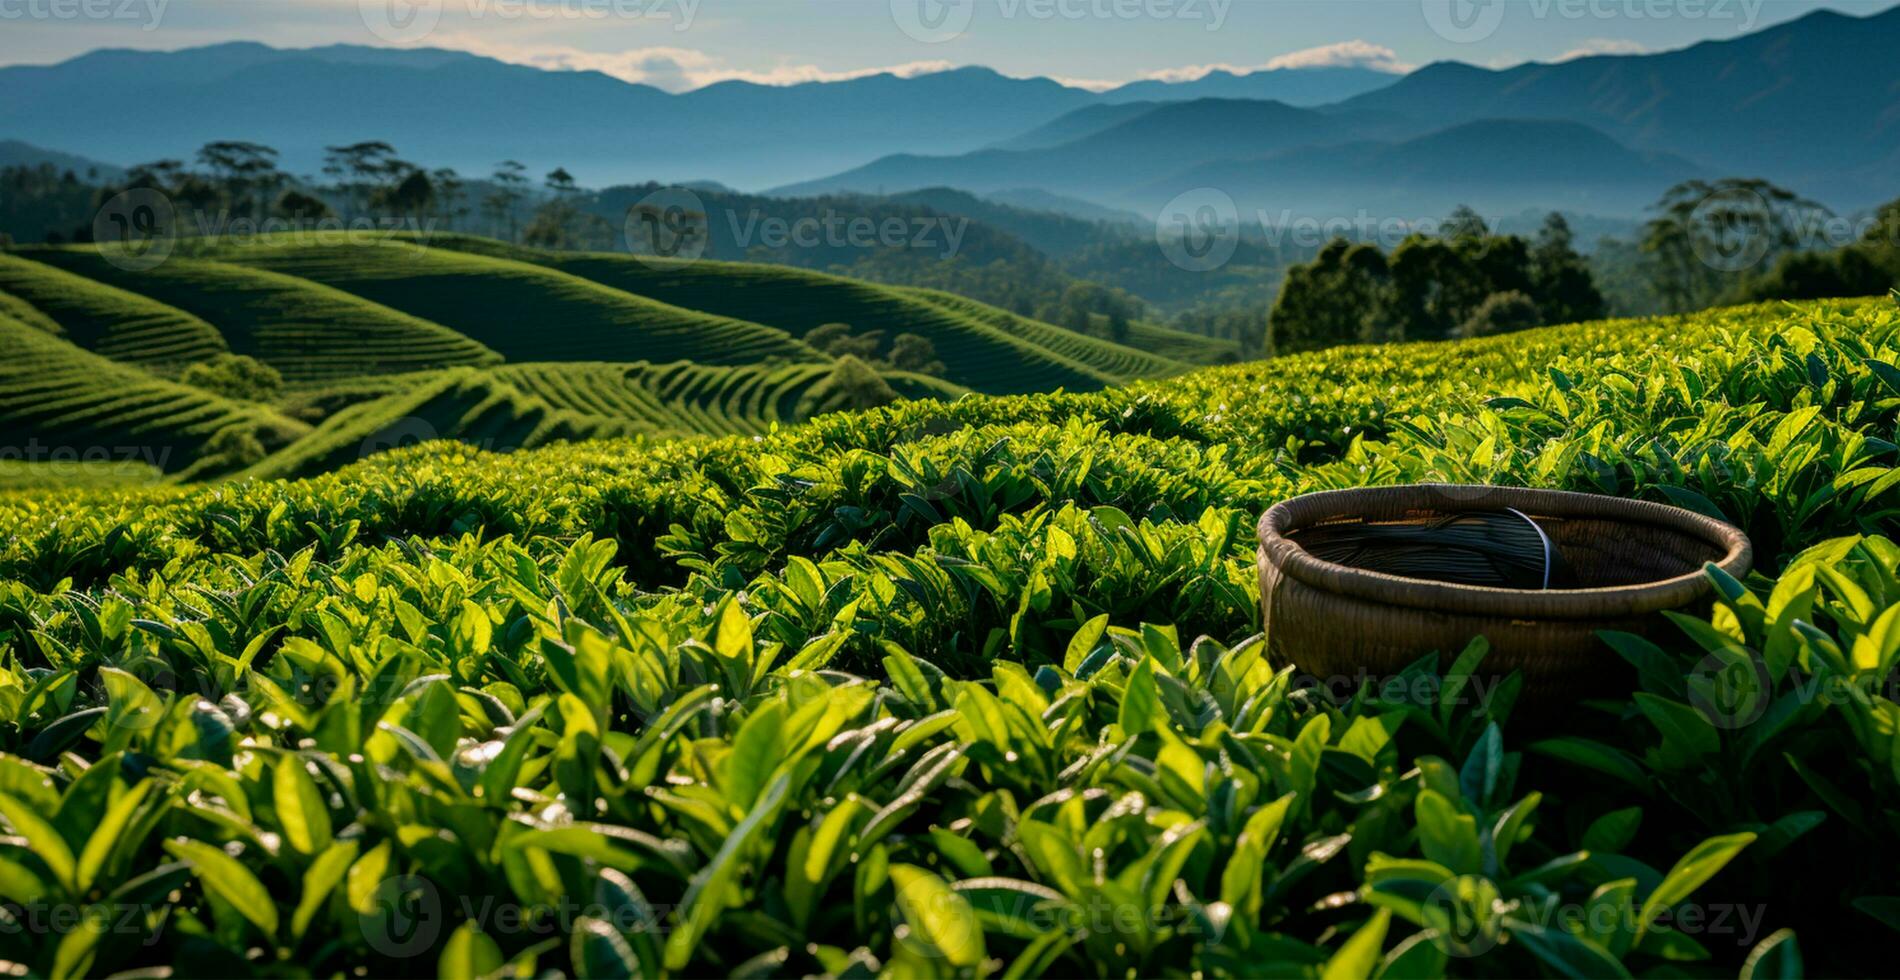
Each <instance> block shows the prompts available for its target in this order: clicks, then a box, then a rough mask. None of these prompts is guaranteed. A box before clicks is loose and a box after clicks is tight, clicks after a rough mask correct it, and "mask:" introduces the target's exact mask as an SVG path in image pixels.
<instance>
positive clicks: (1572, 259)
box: [1531, 211, 1609, 323]
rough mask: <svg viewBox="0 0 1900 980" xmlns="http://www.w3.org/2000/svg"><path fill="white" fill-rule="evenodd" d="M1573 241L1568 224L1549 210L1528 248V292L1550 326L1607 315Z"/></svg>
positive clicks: (1598, 292)
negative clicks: (1529, 287) (1529, 260)
mask: <svg viewBox="0 0 1900 980" xmlns="http://www.w3.org/2000/svg"><path fill="white" fill-rule="evenodd" d="M1575 240H1576V236H1575V235H1574V234H1573V233H1572V232H1571V230H1570V222H1569V221H1566V220H1565V219H1564V216H1563V215H1561V214H1558V213H1557V212H1555V211H1552V212H1551V213H1550V214H1549V215H1547V216H1545V218H1544V226H1543V227H1542V228H1541V229H1539V230H1538V232H1537V241H1536V243H1535V244H1534V245H1532V246H1531V285H1532V287H1533V288H1532V290H1531V292H1532V293H1533V294H1534V295H1535V296H1536V297H1537V308H1538V309H1539V310H1541V311H1543V315H1544V316H1545V317H1546V318H1548V319H1549V321H1550V322H1552V323H1580V322H1582V321H1585V320H1600V319H1602V318H1603V317H1604V316H1605V315H1607V313H1608V312H1609V304H1608V303H1606V302H1605V301H1604V299H1603V293H1602V291H1601V290H1599V289H1597V284H1596V278H1595V277H1594V276H1592V275H1591V274H1590V264H1589V263H1587V262H1585V261H1584V260H1583V256H1581V255H1579V254H1577V250H1576V248H1575V246H1574V242H1575Z"/></svg>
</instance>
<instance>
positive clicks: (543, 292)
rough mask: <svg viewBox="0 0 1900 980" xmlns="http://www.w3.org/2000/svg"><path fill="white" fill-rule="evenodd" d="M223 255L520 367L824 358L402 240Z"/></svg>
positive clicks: (701, 316) (733, 327)
mask: <svg viewBox="0 0 1900 980" xmlns="http://www.w3.org/2000/svg"><path fill="white" fill-rule="evenodd" d="M213 254H215V255H217V256H218V257H220V258H222V259H224V260H226V261H229V262H234V263H237V264H240V265H248V266H252V267H255V268H260V269H268V270H270V271H273V272H280V273H285V274H288V275H293V276H297V277H299V278H303V279H309V280H312V281H315V282H319V283H323V284H325V285H328V286H333V287H335V288H337V289H341V290H343V291H344V292H347V293H352V294H354V295H357V296H360V297H362V298H364V299H367V300H369V301H371V302H374V303H379V304H382V305H384V306H387V307H390V308H392V309H396V310H401V311H402V312H404V313H408V314H411V315H413V316H417V317H420V318H422V319H424V320H428V321H430V322H432V323H437V324H440V325H442V326H444V327H447V328H449V329H451V330H454V331H455V332H457V333H460V334H462V335H463V336H465V337H468V338H470V339H472V340H475V341H477V342H479V343H481V344H483V345H484V346H486V347H487V348H489V349H491V350H493V351H495V352H497V353H499V354H501V355H502V356H503V357H505V358H507V359H508V360H510V361H588V360H599V361H609V360H617V361H626V360H638V359H641V358H658V359H664V360H675V359H679V360H695V361H701V362H704V363H708V364H750V363H754V362H759V361H765V360H770V359H774V358H777V359H780V360H788V361H820V360H823V359H824V358H823V357H822V356H821V355H819V354H818V353H817V352H816V351H813V350H812V349H811V348H809V347H806V346H805V345H803V344H801V343H799V342H797V341H796V340H793V339H792V338H791V337H790V336H788V335H787V334H785V332H784V331H781V330H776V329H773V328H771V327H765V326H760V325H759V324H757V323H748V322H743V321H740V320H736V319H731V318H727V317H721V316H716V315H707V314H705V313H702V312H695V311H694V310H692V309H686V308H680V307H677V306H669V305H666V304H664V303H657V302H654V301H652V300H650V299H646V298H643V297H640V296H637V295H630V294H627V293H623V292H618V291H616V290H611V289H604V288H602V287H601V286H600V285H598V284H596V283H592V282H588V281H586V280H584V279H580V278H577V277H574V276H568V275H563V274H561V273H560V272H557V271H554V270H551V269H544V268H541V267H539V266H534V265H529V264H526V263H521V262H510V261H507V260H505V259H496V258H489V257H487V256H480V255H475V254H473V253H468V252H460V251H453V250H448V249H436V248H429V247H426V246H422V245H418V244H414V243H412V242H409V241H404V240H400V239H392V240H389V241H384V242H381V243H358V244H348V245H342V244H339V245H323V244H295V243H292V244H285V243H280V242H274V241H270V240H265V241H264V242H262V243H260V244H256V245H252V246H249V247H238V246H230V247H224V248H220V249H216V250H214V252H213Z"/></svg>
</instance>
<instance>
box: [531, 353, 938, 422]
mask: <svg viewBox="0 0 1900 980" xmlns="http://www.w3.org/2000/svg"><path fill="white" fill-rule="evenodd" d="M837 370H838V369H837V368H836V367H834V366H832V365H827V364H794V365H785V366H781V367H771V366H762V365H750V366H746V367H715V366H711V365H705V364H693V363H690V362H685V361H678V362H674V363H672V364H659V365H656V364H649V363H646V362H639V363H635V364H625V365H622V364H517V365H509V366H506V367H503V368H500V369H498V370H497V371H496V372H495V374H496V376H497V377H500V378H502V379H503V380H506V381H507V382H509V383H510V384H513V385H514V386H516V387H517V388H520V389H521V390H522V391H525V392H528V393H531V394H533V395H536V396H538V397H539V398H541V399H542V400H544V401H546V402H547V403H549V404H550V405H554V406H556V407H558V408H561V409H565V410H567V411H571V412H576V413H580V414H585V415H592V416H597V417H600V418H606V419H625V420H629V421H631V422H633V423H634V424H635V425H637V426H639V427H640V430H641V431H645V432H648V433H650V434H655V435H682V434H689V433H696V432H701V433H711V434H716V435H731V434H746V435H752V434H760V433H764V432H767V431H770V430H771V429H772V428H773V427H774V426H776V425H781V424H787V423H793V422H802V421H804V420H806V419H808V418H810V417H811V416H813V415H816V414H820V413H822V412H826V411H837V410H839V409H842V408H850V407H857V406H852V405H848V404H844V403H842V402H827V401H824V400H823V399H822V398H821V399H818V400H812V399H810V398H809V396H811V395H812V394H813V389H814V388H816V387H817V386H819V385H821V384H822V383H823V382H824V381H826V380H827V379H829V378H830V377H831V376H832V375H833V374H834V373H835V372H836V371H837ZM882 379H883V381H884V382H885V384H886V385H888V386H889V387H890V389H891V391H892V392H893V393H894V394H895V395H897V396H898V397H902V398H955V397H957V396H958V395H960V394H962V389H959V388H956V387H955V386H953V385H949V384H946V383H945V382H942V381H939V380H937V379H936V378H931V377H927V376H924V375H916V374H904V373H902V372H887V373H885V374H883V375H882Z"/></svg>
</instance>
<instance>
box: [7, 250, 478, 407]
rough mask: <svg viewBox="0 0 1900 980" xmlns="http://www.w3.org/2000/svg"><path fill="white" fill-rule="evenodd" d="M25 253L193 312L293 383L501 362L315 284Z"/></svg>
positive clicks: (178, 265) (232, 269)
mask: <svg viewBox="0 0 1900 980" xmlns="http://www.w3.org/2000/svg"><path fill="white" fill-rule="evenodd" d="M24 254H26V255H28V256H29V257H31V258H33V259H37V260H39V261H41V262H45V263H47V264H48V265H53V266H57V267H59V268H61V269H64V270H66V271H68V272H72V273H76V274H78V275H82V276H85V277H87V278H89V279H92V280H94V281H96V282H101V283H105V284H107V285H110V286H116V287H118V288H120V289H125V290H131V291H136V292H137V293H139V294H140V295H143V296H145V297H146V298H148V299H152V300H156V301H158V302H161V303H164V304H167V305H168V306H171V307H173V308H175V309H178V310H182V311H185V312H187V313H189V314H192V315H195V316H197V317H199V318H201V319H203V320H204V321H206V322H208V323H211V324H213V325H215V327H216V328H217V329H218V331H219V332H220V333H221V334H222V335H223V337H224V342H225V344H226V345H228V346H229V347H230V349H231V350H232V352H234V353H238V354H249V355H251V356H253V357H256V358H258V359H259V360H262V361H264V362H265V363H268V364H270V365H271V366H272V367H275V368H276V369H277V370H278V371H280V372H282V373H283V375H284V377H285V379H287V380H291V381H313V380H323V379H330V378H347V377H355V376H358V375H363V374H381V373H397V372H403V371H415V370H426V369H429V368H437V367H453V366H457V365H482V364H494V363H498V362H500V361H501V356H500V355H499V354H496V353H495V352H494V351H491V350H489V349H488V348H486V347H484V346H482V345H481V344H480V343H477V342H476V341H474V340H471V339H469V338H468V337H466V336H463V335H462V334H459V333H456V332H454V331H452V330H449V329H447V328H445V327H443V326H441V325H439V324H435V323H430V322H429V321H427V320H423V319H419V318H417V317H413V316H410V315H409V314H407V313H403V312H401V311H399V310H392V309H390V308H388V307H386V306H381V305H378V304H376V303H372V302H369V301H367V300H364V299H360V298H358V297H356V296H353V295H351V294H349V293H346V292H343V291H342V290H339V289H335V288H332V287H330V286H325V285H322V284H320V283H317V282H314V281H311V280H308V279H298V278H295V277H292V276H287V275H282V274H279V273H275V272H268V271H265V270H262V269H253V268H247V267H244V266H239V265H231V264H228V263H224V262H214V261H207V260H204V259H188V258H172V259H169V260H167V261H166V262H165V263H164V264H162V265H160V266H158V267H157V268H154V269H150V270H146V271H142V272H128V271H126V270H123V269H120V268H117V267H115V266H113V265H112V264H111V263H110V262H107V261H105V259H103V258H102V257H101V256H100V255H99V253H98V252H97V251H96V250H94V249H91V248H87V247H84V246H78V247H69V248H42V249H32V250H29V251H27V252H25V253H24Z"/></svg>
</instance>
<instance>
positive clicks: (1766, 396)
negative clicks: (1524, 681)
mask: <svg viewBox="0 0 1900 980" xmlns="http://www.w3.org/2000/svg"><path fill="white" fill-rule="evenodd" d="M1896 358H1900V312H1896V310H1895V308H1894V306H1893V304H1891V303H1889V302H1885V301H1882V302H1877V303H1876V302H1865V303H1828V304H1814V305H1805V306H1801V307H1798V308H1787V307H1775V308H1769V307H1758V308H1745V309H1737V310H1728V311H1719V312H1715V313H1710V314H1704V315H1700V316H1697V317H1692V318H1687V319H1681V320H1672V321H1666V322H1644V323H1632V322H1620V323H1601V324H1589V325H1582V326H1576V327H1567V328H1559V329H1554V330H1539V331H1532V332H1528V333H1524V334H1518V335H1513V336H1509V337H1502V338H1493V339H1486V340H1479V341H1471V342H1462V343H1456V344H1448V345H1443V346H1401V347H1369V348H1356V349H1349V350H1339V351H1332V352H1327V353H1324V354H1316V355H1301V356H1298V357H1290V358H1285V359H1280V360H1276V361H1271V362H1264V363H1259V364H1250V365H1243V366H1237V367H1233V368H1226V369H1218V370H1211V371H1203V372H1200V373H1196V374H1192V375H1188V376H1185V377H1182V378H1176V379H1171V380H1169V381H1166V382H1156V383H1148V384H1137V385H1134V386H1132V387H1129V388H1124V389H1113V390H1106V391H1100V392H1090V393H1085V394H1057V395H1044V396H1017V397H1007V398H965V399H962V400H959V401H956V402H949V403H931V402H916V403H904V404H899V405H896V406H892V407H890V408H885V409H879V410H875V411H869V412H861V413H850V414H841V415H831V416H824V417H821V418H819V419H816V420H814V421H813V422H812V423H810V424H808V425H804V426H800V427H797V428H789V429H782V430H777V431H772V432H769V433H766V434H763V435H757V436H751V437H730V438H725V439H697V440H684V441H674V442H633V441H602V442H591V443H580V444H572V445H565V446H557V447H551V448H545V449H540V450H535V451H531V452H525V453H520V454H515V455H509V456H501V455H494V454H488V453H484V452H481V451H478V450H474V449H471V448H468V447H464V446H458V445H454V444H447V443H435V444H430V445H426V446H422V447H417V448H412V449H406V450H399V451H395V452H390V453H386V454H382V455H378V456H375V457H372V458H370V459H367V460H365V461H362V462H360V463H356V464H354V465H352V466H349V467H347V468H345V469H342V470H339V471H336V472H334V473H330V474H325V475H321V476H317V477H313V478H310V479H306V480H300V481H294V482H286V481H251V482H243V483H226V484H213V485H203V486H193V487H142V486H134V487H119V488H114V487H101V488H97V489H92V490H86V491H80V492H75V491H64V492H58V493H54V492H47V491H19V492H15V493H12V494H9V495H7V496H5V497H4V498H0V527H4V528H5V529H6V537H5V540H4V543H3V544H0V642H3V643H4V647H5V659H4V660H3V661H0V822H4V826H5V828H6V830H7V831H8V833H7V835H6V836H3V837H0V895H3V896H4V899H0V909H4V915H5V917H6V918H5V919H4V925H5V926H6V928H0V959H6V960H10V961H11V963H12V968H13V972H16V973H19V972H24V973H33V974H44V975H50V976H71V975H80V974H98V975H105V974H111V973H115V972H121V971H127V970H137V969H143V968H147V967H157V966H171V967H174V968H175V969H177V970H180V971H183V972H186V973H189V974H194V975H197V974H204V975H253V974H267V975H315V974H326V975H327V974H337V973H356V974H363V975H374V976H380V975H409V974H414V975H430V974H438V973H439V974H441V975H445V976H485V975H494V974H497V973H507V974H510V975H520V976H525V975H530V974H535V973H539V972H543V971H560V972H564V973H571V974H574V975H577V976H630V975H635V974H686V975H704V974H746V975H751V974H814V973H825V974H838V975H844V974H854V975H869V974H875V973H891V974H894V975H926V974H927V975H938V974H1000V975H1004V976H1028V975H1043V974H1054V975H1108V974H1115V975H1142V976H1147V975H1179V974H1188V973H1197V972H1198V973H1202V974H1210V975H1238V974H1245V975H1263V974H1275V975H1302V976H1305V975H1314V976H1327V977H1333V976H1338V977H1352V976H1372V975H1379V976H1391V977H1404V976H1435V975H1443V974H1446V973H1451V974H1459V975H1477V976H1523V975H1534V974H1540V973H1541V974H1549V975H1561V976H1615V975H1632V974H1636V973H1642V974H1645V975H1659V976H1662V975H1714V974H1735V973H1737V972H1739V973H1741V974H1742V975H1746V976H1789V975H1798V974H1799V973H1800V972H1801V971H1802V970H1803V969H1804V966H1805V968H1807V969H1810V970H1812V971H1814V972H1818V973H1823V974H1836V973H1849V972H1873V971H1875V970H1877V969H1878V968H1879V967H1880V966H1881V965H1882V964H1883V963H1884V962H1885V960H1884V959H1883V956H1884V953H1883V950H1884V949H1885V948H1886V947H1888V946H1890V944H1891V940H1892V938H1893V935H1892V933H1891V932H1888V931H1887V930H1891V929H1900V889H1896V886H1895V885H1894V884H1893V882H1892V874H1891V871H1892V869H1893V868H1894V867H1896V866H1900V846H1896V845H1895V844H1894V843H1893V841H1894V840H1895V839H1896V832H1900V751H1897V746H1900V734H1896V733H1900V705H1896V702H1895V700H1894V697H1893V691H1892V690H1891V687H1890V685H1891V681H1892V678H1893V674H1894V668H1895V662H1896V659H1897V658H1900V547H1897V546H1896V545H1895V543H1894V542H1893V540H1892V539H1893V538H1894V537H1895V531H1896V520H1895V517H1896V513H1897V511H1896V507H1897V506H1900V504H1896V497H1895V494H1894V493H1893V490H1894V488H1895V486H1896V485H1900V468H1896V466H1895V439H1896V435H1897V433H1896V419H1897V417H1900V369H1896V367H1895V365H1896V363H1900V361H1897V360H1896ZM1421 480H1446V481H1459V482H1492V483H1508V484H1526V485H1534V486H1549V487H1566V488H1571V489H1582V490H1590V491H1595V492H1601V493H1614V494H1619V495H1623V496H1636V497H1645V498H1648V499H1654V500H1662V501H1670V502H1674V503H1677V504H1679V505H1682V506H1688V507H1691V508H1694V509H1697V510H1702V511H1706V512H1709V513H1714V514H1720V515H1722V516H1724V517H1726V518H1728V519H1730V520H1734V521H1736V522H1738V523H1740V524H1742V525H1743V526H1744V527H1745V528H1746V529H1747V530H1748V531H1749V532H1750V533H1751V534H1752V535H1754V537H1755V540H1756V542H1757V544H1758V550H1759V552H1760V560H1759V563H1758V565H1759V573H1758V574H1756V575H1752V576H1750V578H1749V580H1748V581H1746V582H1737V581H1733V580H1731V579H1728V578H1726V577H1723V576H1719V574H1718V576H1717V577H1718V578H1719V579H1720V581H1718V582H1717V583H1716V585H1717V586H1718V594H1719V596H1720V599H1719V601H1718V602H1717V604H1716V605H1715V607H1714V609H1713V611H1712V612H1711V613H1709V614H1708V615H1706V616H1693V617H1692V616H1683V617H1678V624H1679V626H1680V627H1681V630H1680V637H1679V638H1678V639H1677V641H1676V642H1674V643H1668V644H1663V645H1660V646H1659V645H1654V644H1650V643H1647V642H1645V641H1642V640H1639V639H1637V638H1635V637H1632V636H1625V635H1618V634H1611V635H1607V636H1606V637H1605V645H1604V657H1605V664H1606V670H1610V669H1616V670H1621V671H1622V673H1621V674H1619V675H1618V676H1621V677H1624V678H1625V679H1626V680H1627V690H1628V692H1629V693H1628V695H1627V696H1626V697H1619V698H1612V699H1607V700H1602V701H1592V702H1588V703H1584V704H1580V705H1577V706H1576V707H1575V709H1574V710H1572V711H1569V712H1565V713H1562V714H1556V713H1553V712H1540V716H1529V715H1526V714H1525V713H1524V712H1520V711H1517V710H1516V691H1517V684H1516V682H1515V681H1512V680H1508V679H1499V678H1495V677H1493V676H1492V675H1489V674H1487V673H1485V671H1484V670H1483V665H1484V658H1485V653H1486V645H1485V643H1484V641H1483V640H1482V639H1481V638H1474V640H1473V642H1472V643H1471V645H1470V646H1469V647H1467V648H1465V649H1463V650H1462V651H1458V650H1454V651H1445V654H1446V655H1445V656H1443V657H1440V656H1436V655H1428V656H1424V657H1421V659H1420V660H1419V661H1418V662H1417V663H1416V664H1414V665H1413V666H1412V667H1411V668H1409V669H1408V670H1406V671H1404V672H1402V673H1400V674H1399V675H1397V676H1393V677H1381V678H1363V679H1353V680H1354V681H1355V682H1354V683H1349V684H1347V685H1344V686H1343V687H1340V686H1336V685H1328V684H1322V683H1317V681H1318V680H1319V679H1315V678H1307V677H1302V676H1301V675H1299V674H1298V673H1297V672H1296V671H1295V670H1294V669H1292V668H1290V667H1287V666H1285V665H1279V664H1274V663H1270V662H1269V661H1268V659H1267V657H1266V656H1265V653H1264V644H1263V642H1262V640H1261V639H1260V638H1259V637H1258V636H1255V635H1254V633H1255V631H1256V629H1257V623H1258V615H1257V611H1256V607H1257V602H1258V585H1257V582H1256V579H1255V577H1254V576H1255V573H1254V569H1253V565H1252V562H1253V557H1254V542H1253V537H1252V525H1253V522H1254V520H1255V519H1256V518H1257V517H1258V515H1259V513H1260V511H1261V510H1262V509H1264V508H1265V507H1266V506H1268V505H1270V504H1271V503H1272V502H1273V501H1276V500H1280V499H1284V498H1285V497H1287V496H1289V495H1292V494H1295V493H1299V492H1305V491H1309V490H1316V489H1324V488H1330V487H1340V486H1353V485H1361V484H1370V483H1394V482H1407V481H1421ZM1797 937H1798V938H1797ZM1876 937H1879V938H1876Z"/></svg>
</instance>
